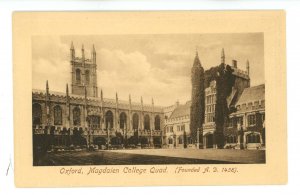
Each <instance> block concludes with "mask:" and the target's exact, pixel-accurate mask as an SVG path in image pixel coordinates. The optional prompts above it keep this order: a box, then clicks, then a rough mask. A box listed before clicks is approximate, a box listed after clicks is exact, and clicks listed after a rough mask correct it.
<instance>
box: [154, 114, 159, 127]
mask: <svg viewBox="0 0 300 195" xmlns="http://www.w3.org/2000/svg"><path fill="white" fill-rule="evenodd" d="M154 126H155V130H160V117H159V116H158V115H156V116H155V121H154Z"/></svg>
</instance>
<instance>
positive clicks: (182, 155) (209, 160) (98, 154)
mask: <svg viewBox="0 0 300 195" xmlns="http://www.w3.org/2000/svg"><path fill="white" fill-rule="evenodd" d="M264 162H265V160H264V151H246V150H245V151H239V150H213V149H212V150H191V149H142V150H111V151H94V152H87V151H78V152H75V151H74V152H58V153H48V154H46V155H45V156H43V157H42V158H41V159H40V160H39V161H38V162H37V164H36V165H39V166H61V165H142V164H145V165H147V164H232V163H264Z"/></svg>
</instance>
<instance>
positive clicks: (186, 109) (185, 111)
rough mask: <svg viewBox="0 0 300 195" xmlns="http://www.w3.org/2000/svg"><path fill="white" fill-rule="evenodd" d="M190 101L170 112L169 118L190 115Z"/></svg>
mask: <svg viewBox="0 0 300 195" xmlns="http://www.w3.org/2000/svg"><path fill="white" fill-rule="evenodd" d="M190 108H191V101H188V102H186V103H185V104H184V105H179V106H177V108H175V109H174V111H173V112H172V114H171V116H170V119H171V118H178V117H182V116H186V115H190Z"/></svg>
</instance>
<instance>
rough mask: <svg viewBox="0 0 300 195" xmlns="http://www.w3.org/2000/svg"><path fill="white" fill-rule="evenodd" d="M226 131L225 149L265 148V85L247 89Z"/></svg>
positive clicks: (231, 115) (236, 105) (237, 104)
mask: <svg viewBox="0 0 300 195" xmlns="http://www.w3.org/2000/svg"><path fill="white" fill-rule="evenodd" d="M235 108H236V111H235V112H233V113H231V114H230V116H229V117H230V119H229V121H228V124H227V128H226V130H225V138H226V139H225V142H226V145H225V148H239V149H243V148H245V149H259V148H264V147H265V85H264V84H262V85H258V86H253V87H249V88H246V89H245V90H244V91H243V93H242V95H241V97H240V98H239V100H238V101H237V102H236V104H235Z"/></svg>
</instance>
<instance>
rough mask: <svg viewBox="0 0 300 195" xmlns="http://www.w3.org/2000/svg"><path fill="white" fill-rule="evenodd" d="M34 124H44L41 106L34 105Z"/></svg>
mask: <svg viewBox="0 0 300 195" xmlns="http://www.w3.org/2000/svg"><path fill="white" fill-rule="evenodd" d="M32 124H33V125H41V124H42V107H41V105H40V104H33V105H32Z"/></svg>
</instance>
